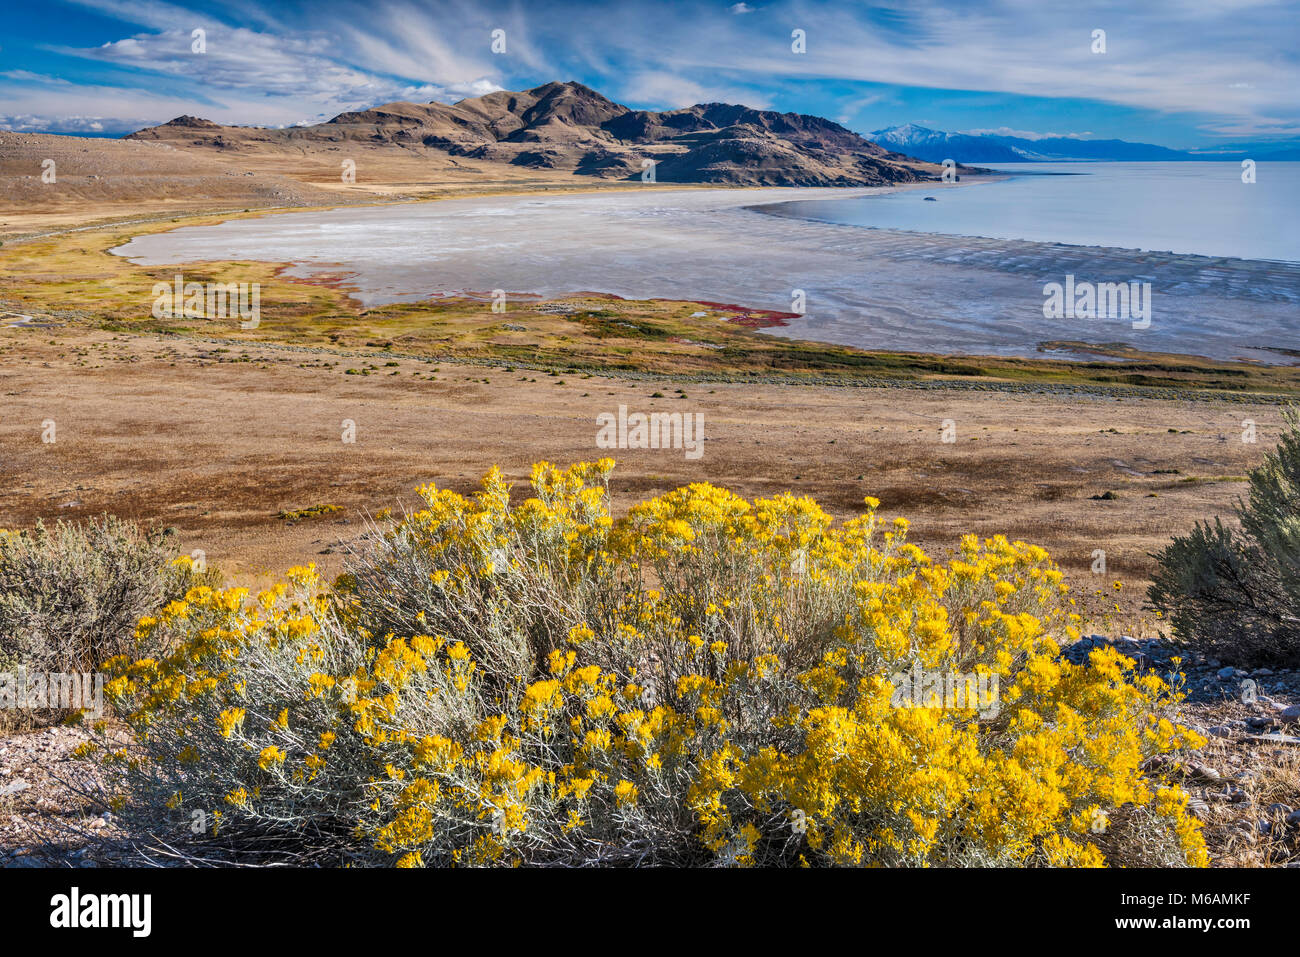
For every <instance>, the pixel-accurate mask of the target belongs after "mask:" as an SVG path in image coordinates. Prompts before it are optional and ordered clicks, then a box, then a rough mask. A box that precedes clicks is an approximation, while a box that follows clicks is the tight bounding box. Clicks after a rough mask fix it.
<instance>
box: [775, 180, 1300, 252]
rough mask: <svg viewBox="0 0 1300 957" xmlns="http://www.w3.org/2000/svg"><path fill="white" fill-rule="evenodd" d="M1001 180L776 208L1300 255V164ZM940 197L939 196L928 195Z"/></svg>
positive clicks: (982, 230) (899, 224) (997, 232)
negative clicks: (1246, 170) (1249, 178)
mask: <svg viewBox="0 0 1300 957" xmlns="http://www.w3.org/2000/svg"><path fill="white" fill-rule="evenodd" d="M987 168H989V169H995V170H998V171H1000V172H1004V173H1007V174H1009V175H1010V177H1011V178H1010V179H1008V180H1005V181H1002V182H996V183H973V184H972V185H976V186H978V188H974V189H970V188H966V183H957V184H945V185H941V186H936V187H934V188H933V189H927V190H925V191H924V193H921V194H919V195H918V193H917V192H916V191H912V190H907V191H903V192H897V193H893V194H891V195H888V196H873V197H868V198H866V199H849V200H832V201H811V202H796V203H785V204H782V205H779V206H768V207H765V208H764V209H763V211H764V212H769V213H776V214H779V215H783V216H793V217H797V218H806V219H815V220H819V221H821V222H828V223H841V224H845V225H850V226H868V227H875V228H881V229H906V230H915V231H920V232H926V233H945V234H948V235H956V236H988V237H992V238H995V239H1029V240H1034V241H1036V242H1048V243H1071V244H1074V245H1077V246H1115V247H1122V248H1126V249H1143V250H1163V251H1169V252H1174V253H1195V254H1198V255H1202V256H1236V257H1240V258H1242V259H1275V260H1286V261H1289V262H1300V163H1259V164H1257V165H1256V168H1255V182H1254V183H1243V182H1242V181H1241V176H1242V169H1241V166H1240V164H1238V163H1017V164H1008V165H1005V166H991V167H987ZM927 196H932V197H934V199H935V200H936V202H927V201H926V199H925V197H927Z"/></svg>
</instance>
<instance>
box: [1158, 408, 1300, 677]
mask: <svg viewBox="0 0 1300 957" xmlns="http://www.w3.org/2000/svg"><path fill="white" fill-rule="evenodd" d="M1284 426H1285V427H1284V429H1283V434H1282V439H1281V441H1280V442H1279V443H1278V446H1277V448H1276V449H1274V450H1273V451H1271V452H1269V453H1267V455H1266V456H1265V458H1264V462H1263V464H1262V465H1260V466H1259V467H1258V468H1256V469H1254V470H1252V471H1251V472H1250V476H1249V478H1250V491H1249V494H1248V495H1247V498H1246V500H1245V501H1238V503H1237V506H1236V514H1237V518H1238V520H1239V522H1240V529H1239V530H1238V529H1234V528H1232V527H1231V526H1228V525H1225V524H1224V523H1223V521H1222V520H1221V519H1219V518H1216V519H1215V520H1214V522H1213V524H1211V523H1210V522H1205V523H1198V524H1197V525H1196V526H1195V527H1194V528H1193V529H1192V531H1191V532H1190V533H1189V534H1187V535H1185V536H1179V537H1176V538H1175V539H1174V540H1173V541H1172V542H1170V544H1169V545H1168V546H1166V547H1165V548H1164V549H1163V550H1162V551H1161V552H1160V553H1159V554H1158V555H1156V561H1157V568H1156V572H1155V575H1154V576H1153V583H1152V585H1151V588H1150V591H1149V593H1148V594H1149V597H1150V598H1151V601H1152V603H1153V604H1154V605H1155V606H1156V607H1157V608H1158V609H1160V611H1161V612H1162V613H1163V614H1165V615H1167V616H1168V618H1169V620H1170V622H1171V623H1172V625H1173V627H1174V630H1175V631H1176V632H1177V634H1178V636H1179V637H1180V638H1182V639H1183V640H1184V641H1187V642H1188V643H1190V644H1193V645H1195V646H1197V647H1198V648H1200V649H1201V650H1202V651H1205V652H1206V653H1209V654H1213V655H1215V656H1217V657H1219V658H1221V659H1224V660H1226V661H1232V662H1235V663H1239V664H1265V663H1267V664H1289V665H1292V666H1294V665H1300V413H1297V412H1296V410H1294V409H1292V410H1288V411H1287V412H1285V413H1284Z"/></svg>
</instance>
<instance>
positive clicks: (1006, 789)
mask: <svg viewBox="0 0 1300 957" xmlns="http://www.w3.org/2000/svg"><path fill="white" fill-rule="evenodd" d="M612 467H613V463H612V462H610V461H609V460H602V461H601V462H598V463H594V464H593V463H584V464H580V465H576V466H574V467H572V468H569V469H563V470H562V469H558V468H556V467H554V466H551V465H549V464H546V463H542V464H541V465H539V466H537V467H535V469H534V473H533V479H532V486H533V490H534V495H533V497H530V498H528V499H526V500H525V501H523V502H522V503H520V504H518V505H517V506H515V505H512V503H511V500H510V490H509V488H508V486H507V485H506V483H505V481H504V479H503V477H502V475H501V474H500V473H499V472H498V471H496V470H493V472H492V473H490V474H489V475H488V476H487V477H486V478H485V480H484V482H483V488H482V491H481V492H480V493H479V494H478V495H476V496H474V497H472V498H466V497H463V496H460V495H457V494H455V493H452V492H449V491H445V490H438V489H436V488H433V487H426V488H423V489H421V494H422V496H423V498H424V500H425V505H426V507H425V508H424V509H422V510H420V511H418V512H416V513H414V514H412V515H409V516H407V517H406V518H405V519H403V520H401V521H400V522H398V523H396V524H395V525H394V526H393V527H392V529H391V530H390V531H389V532H387V533H386V534H385V535H384V536H383V542H382V543H381V544H380V545H377V546H376V548H377V550H378V554H379V555H380V557H379V558H377V559H375V560H374V561H373V562H371V563H370V564H369V565H366V564H365V563H364V562H363V563H362V565H361V566H360V567H358V568H357V569H354V570H353V571H352V572H350V574H349V575H348V576H346V577H345V579H343V580H341V581H340V583H339V584H338V585H337V586H336V587H335V588H334V589H332V590H331V589H327V588H325V587H324V586H323V585H322V583H320V582H319V580H318V579H316V577H315V574H314V570H313V569H310V568H307V569H295V570H294V571H293V573H292V574H291V575H290V580H291V584H292V587H290V585H281V586H277V587H276V588H274V589H270V590H268V591H266V592H263V593H262V594H261V595H259V596H257V599H256V600H251V601H250V600H249V596H248V595H247V593H246V592H244V591H243V590H240V589H232V590H224V591H223V590H220V589H216V590H214V589H208V588H200V589H195V590H194V591H193V592H192V593H191V594H189V595H187V596H186V598H185V601H184V602H177V603H173V605H169V606H168V607H167V608H164V609H162V610H161V611H159V612H158V613H157V614H156V615H154V616H151V617H150V618H149V619H146V620H145V621H143V622H142V623H141V625H140V627H141V629H142V631H143V632H145V633H147V634H149V635H151V636H157V635H159V634H162V633H166V634H170V635H172V636H173V638H172V644H173V647H174V651H173V652H172V653H171V654H170V655H168V656H167V657H166V658H164V659H162V660H159V661H152V660H142V661H137V662H127V661H124V660H123V661H119V662H117V663H116V666H115V667H116V676H115V678H114V680H113V682H112V684H111V686H110V691H111V693H112V694H113V695H114V696H115V697H116V699H117V701H118V702H119V704H120V706H122V707H123V708H124V709H126V711H127V713H128V714H129V720H130V722H131V724H132V726H133V727H134V728H135V731H136V749H135V754H134V755H133V756H132V757H131V759H130V761H128V762H124V763H123V762H119V763H120V764H121V766H123V767H124V768H125V771H124V773H126V774H127V775H128V777H130V775H131V774H133V773H134V774H135V777H134V778H133V779H131V780H130V781H128V782H127V784H128V785H129V784H134V785H135V787H134V789H130V788H128V790H131V793H133V794H138V793H140V788H141V787H142V786H143V783H144V782H146V781H158V782H161V783H160V784H159V785H158V786H159V787H164V786H165V789H166V800H169V801H174V802H175V806H176V808H177V809H178V810H181V811H183V810H185V809H187V808H192V807H194V806H195V803H194V802H196V801H198V802H202V801H205V800H210V802H211V804H212V806H213V807H216V806H223V807H224V808H225V814H226V816H225V818H224V820H223V823H222V829H223V832H224V833H227V834H229V833H232V831H237V830H238V827H239V826H240V822H241V821H245V822H247V823H248V824H250V825H254V824H256V825H258V826H261V827H263V828H264V827H266V826H267V825H268V822H271V823H274V822H281V823H282V822H284V821H285V820H288V819H290V815H291V814H293V815H299V816H301V815H313V816H317V817H318V820H317V821H316V822H315V823H316V825H317V827H316V828H313V830H320V829H321V828H322V827H323V825H322V823H321V822H322V821H326V820H327V821H330V822H337V821H338V820H339V819H340V818H342V819H344V820H346V823H347V827H348V828H349V829H350V837H351V839H352V840H353V841H355V842H356V846H355V847H353V849H352V850H351V851H350V852H349V853H351V854H353V855H354V856H355V857H357V858H360V859H368V860H369V859H372V860H374V861H375V862H381V863H382V862H389V863H396V864H398V865H400V866H425V865H444V866H446V865H462V866H468V865H486V864H518V863H575V864H577V863H584V864H590V863H601V862H620V863H685V864H704V863H711V864H726V865H745V864H814V865H859V864H884V865H904V866H962V865H980V864H995V865H1047V866H1089V865H1101V864H1106V863H1126V862H1125V861H1118V862H1115V861H1109V860H1107V857H1106V853H1105V851H1104V850H1103V848H1109V847H1117V846H1127V845H1136V844H1145V845H1151V844H1152V843H1153V842H1154V843H1156V844H1160V843H1161V842H1163V845H1162V846H1163V847H1165V848H1166V852H1167V853H1168V854H1172V855H1174V856H1175V857H1177V859H1178V860H1180V861H1182V862H1185V863H1190V864H1202V865H1203V864H1205V863H1206V855H1205V846H1204V842H1203V841H1202V839H1201V836H1200V834H1199V831H1198V827H1197V825H1196V822H1195V821H1194V820H1193V819H1191V818H1190V817H1189V816H1188V815H1187V798H1186V795H1185V794H1183V793H1182V792H1181V791H1179V790H1178V789H1177V788H1176V787H1175V786H1173V785H1171V784H1169V783H1168V782H1166V781H1163V780H1160V779H1155V778H1152V777H1151V776H1150V775H1149V774H1148V773H1146V772H1145V771H1144V770H1143V768H1144V767H1145V766H1146V765H1147V763H1148V762H1147V759H1148V758H1150V757H1151V756H1152V755H1155V754H1158V753H1168V752H1179V751H1182V750H1184V749H1188V748H1195V747H1199V746H1200V745H1201V744H1203V743H1204V742H1203V741H1202V740H1201V739H1199V738H1198V737H1197V736H1196V735H1195V734H1194V733H1193V732H1191V731H1189V730H1188V729H1186V728H1184V727H1182V726H1180V725H1179V724H1178V723H1177V721H1176V711H1175V707H1176V705H1177V702H1178V700H1179V695H1178V693H1177V689H1176V688H1171V687H1169V686H1167V685H1166V684H1165V683H1164V682H1163V681H1161V680H1160V679H1159V678H1157V677H1155V676H1153V675H1143V676H1138V675H1135V674H1134V672H1133V666H1132V662H1130V661H1128V660H1127V659H1124V658H1122V657H1121V656H1119V655H1118V654H1117V653H1116V652H1114V651H1113V650H1106V651H1100V650H1099V651H1095V652H1094V653H1093V655H1092V659H1091V661H1090V662H1089V663H1088V664H1087V665H1084V666H1078V665H1073V664H1071V663H1070V662H1068V661H1066V660H1064V659H1062V658H1061V657H1060V654H1059V650H1060V646H1059V642H1060V640H1061V639H1062V638H1064V637H1067V636H1071V637H1077V634H1078V633H1077V630H1076V626H1077V618H1076V617H1075V616H1073V615H1071V614H1069V612H1068V610H1067V609H1068V605H1067V604H1066V597H1065V596H1066V586H1065V584H1064V582H1063V580H1062V575H1061V573H1060V571H1059V570H1057V569H1056V568H1055V567H1054V566H1053V565H1052V564H1051V562H1050V560H1049V558H1048V556H1047V554H1046V553H1045V552H1044V551H1043V550H1042V549H1041V548H1037V547H1035V546H1032V545H1025V544H1023V543H1019V542H1009V541H1007V540H1006V539H1005V538H1001V537H995V538H992V539H989V540H986V541H982V542H981V541H979V540H977V539H976V538H975V537H973V536H968V537H966V538H964V539H963V540H962V542H961V543H960V547H959V549H958V552H957V554H955V555H954V556H953V557H952V558H951V559H950V560H948V561H946V562H939V561H935V560H933V559H932V558H930V557H929V556H928V555H926V554H925V553H924V552H923V551H922V550H921V549H919V548H917V547H916V546H914V545H911V544H909V543H908V542H907V540H906V539H907V523H906V522H905V521H903V520H896V521H894V522H892V523H885V524H883V525H882V523H881V522H880V521H879V520H878V518H877V516H876V506H877V505H878V503H877V502H875V500H868V501H867V506H868V510H867V512H866V513H865V514H863V515H862V516H860V517H858V518H855V519H852V520H850V521H847V522H844V523H842V524H840V525H838V526H836V525H835V524H834V523H833V522H832V520H831V518H830V517H829V516H828V515H827V514H826V513H825V512H823V511H822V510H821V509H820V508H819V507H818V506H817V504H816V503H815V502H813V501H812V500H811V499H808V498H796V497H793V496H789V495H781V496H777V497H774V498H771V499H763V500H759V501H756V502H753V503H751V502H748V501H746V500H744V499H742V498H740V497H738V496H736V495H733V494H731V493H730V492H727V491H726V490H724V489H720V488H716V487H714V486H711V485H708V484H697V485H691V486H689V487H686V488H682V489H678V490H676V491H673V492H669V493H667V494H665V495H662V496H659V497H658V498H655V499H652V500H650V501H646V502H643V503H640V504H638V505H636V506H634V507H633V508H632V509H631V510H630V511H629V513H628V515H627V516H626V518H624V519H621V520H618V521H615V520H613V519H612V518H611V516H610V515H609V512H608V492H607V481H608V476H609V473H610V471H611V469H612ZM922 671H924V672H925V673H926V674H933V673H940V674H961V675H966V676H971V678H972V680H977V681H978V682H979V683H980V686H981V687H984V688H986V689H987V688H993V689H996V700H995V701H992V702H990V701H989V700H982V701H973V700H965V701H959V702H957V703H956V704H953V703H952V702H950V701H943V700H934V701H923V702H921V703H920V705H919V706H912V705H907V704H900V687H901V684H900V677H899V676H900V675H907V674H908V673H917V674H919V673H921V672H922ZM912 704H913V705H914V704H915V703H914V702H913V703H912ZM990 704H992V705H993V706H992V707H990ZM182 752H184V759H182ZM205 789H206V790H205ZM207 794H210V795H211V797H210V798H209V797H205V795H207ZM160 800H161V799H160ZM1119 809H1124V810H1125V813H1123V814H1115V815H1112V814H1111V812H1114V811H1117V810H1119ZM1112 818H1113V819H1114V820H1115V821H1117V822H1119V823H1115V824H1113V825H1108V826H1107V827H1099V826H1098V824H1097V822H1098V821H1099V820H1104V821H1110V820H1111V819H1112ZM1121 827H1127V828H1143V829H1145V830H1143V831H1142V837H1143V840H1142V841H1128V842H1124V841H1122V840H1119V837H1121V835H1117V834H1114V833H1112V830H1115V829H1119V828H1121ZM1103 838H1105V841H1103ZM367 855H373V858H368V857H367Z"/></svg>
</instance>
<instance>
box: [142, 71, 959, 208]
mask: <svg viewBox="0 0 1300 957" xmlns="http://www.w3.org/2000/svg"><path fill="white" fill-rule="evenodd" d="M208 129H212V130H216V129H220V130H221V135H220V136H219V137H212V136H204V135H202V134H201V133H200V130H208ZM196 134H199V135H196ZM131 136H132V137H134V138H146V139H162V140H167V141H170V142H173V143H176V144H178V145H181V146H184V147H186V148H196V149H203V148H219V149H221V150H223V151H226V152H230V151H235V152H238V151H241V150H246V151H258V150H284V149H286V148H292V149H293V150H295V151H299V150H306V151H310V150H312V149H316V148H319V149H321V150H330V151H335V150H339V149H340V148H342V146H341V144H349V143H350V144H356V146H355V147H349V148H362V149H367V150H369V149H378V150H394V151H403V152H405V153H407V154H408V155H411V156H415V157H419V158H423V159H425V160H427V161H429V162H430V163H434V164H437V163H443V164H449V165H451V166H454V167H456V168H458V169H474V168H477V169H478V170H479V171H481V172H488V171H489V170H492V169H493V167H496V168H497V169H499V168H500V166H501V165H502V164H504V165H508V166H514V167H525V168H528V169H537V170H555V171H557V172H560V173H563V172H569V173H573V174H576V175H580V176H597V177H602V178H617V179H634V178H639V177H640V176H641V175H642V173H643V171H644V170H645V169H646V168H647V166H646V163H647V161H649V162H653V163H654V164H655V169H656V170H657V173H656V176H657V179H658V181H659V182H666V183H671V182H678V183H726V184H733V185H749V186H870V185H883V184H887V183H898V182H917V181H921V180H929V179H933V178H935V176H936V173H935V170H934V169H933V168H932V167H927V166H925V165H923V164H920V163H917V162H916V161H913V160H910V159H907V158H906V157H903V156H899V155H897V154H896V153H890V152H887V151H886V150H884V149H882V148H881V147H879V146H877V145H876V144H874V143H871V142H869V141H868V140H866V139H864V138H863V137H861V136H860V135H858V134H857V133H854V132H851V131H850V130H847V129H845V128H844V127H842V126H840V125H838V124H836V123H833V122H831V121H830V120H827V119H824V118H822V117H818V116H805V115H802V114H798V113H777V112H773V111H770V110H758V109H753V108H751V107H748V106H742V105H738V104H727V103H705V104H698V105H696V106H692V107H688V108H686V109H680V110H667V111H663V112H656V111H653V110H630V109H628V108H627V107H626V106H623V105H622V104H620V103H616V102H614V101H613V100H610V99H609V98H608V97H605V96H603V95H602V94H600V93H598V92H597V91H595V90H593V89H592V88H591V87H589V86H587V85H585V84H583V83H579V82H577V81H575V80H568V81H558V80H557V81H552V82H550V83H543V84H541V85H539V86H535V87H533V88H531V89H527V90H522V91H515V92H512V91H510V90H497V91H495V92H492V93H488V94H485V95H483V96H477V97H468V98H466V99H463V100H461V101H459V102H457V103H454V104H446V103H438V102H433V103H427V104H422V103H406V102H396V103H386V104H382V105H380V106H375V107H371V108H370V109H364V110H355V111H351V112H347V113H341V114H339V115H338V116H336V117H334V118H333V119H331V120H329V121H328V122H325V123H320V124H316V125H314V126H300V127H294V128H293V129H291V130H268V129H260V128H256V127H240V128H223V127H217V126H216V124H213V123H210V122H209V121H207V120H201V119H198V118H197V117H178V118H177V119H175V120H173V121H171V123H168V124H166V125H164V126H160V127H154V128H152V129H149V130H141V131H139V132H138V133H133V134H131ZM344 155H346V154H344Z"/></svg>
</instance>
